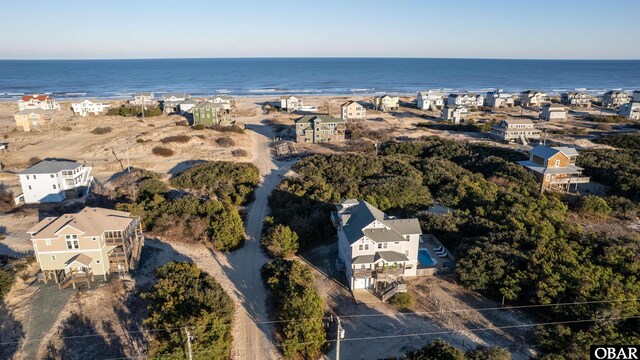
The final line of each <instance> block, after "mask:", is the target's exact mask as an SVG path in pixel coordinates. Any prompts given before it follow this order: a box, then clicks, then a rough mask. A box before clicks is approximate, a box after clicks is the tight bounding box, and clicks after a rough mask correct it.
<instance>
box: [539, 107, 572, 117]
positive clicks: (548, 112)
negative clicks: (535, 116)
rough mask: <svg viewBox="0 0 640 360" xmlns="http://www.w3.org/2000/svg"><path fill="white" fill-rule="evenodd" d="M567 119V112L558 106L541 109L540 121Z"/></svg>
mask: <svg viewBox="0 0 640 360" xmlns="http://www.w3.org/2000/svg"><path fill="white" fill-rule="evenodd" d="M566 118H567V110H566V109H565V107H564V106H562V105H560V104H547V105H545V106H543V107H542V112H541V113H540V120H547V121H551V120H564V119H566Z"/></svg>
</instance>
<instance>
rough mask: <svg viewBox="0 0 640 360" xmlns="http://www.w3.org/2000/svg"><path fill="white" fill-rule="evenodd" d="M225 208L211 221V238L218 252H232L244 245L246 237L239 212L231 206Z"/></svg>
mask: <svg viewBox="0 0 640 360" xmlns="http://www.w3.org/2000/svg"><path fill="white" fill-rule="evenodd" d="M224 208H225V210H224V211H222V212H220V213H218V214H215V215H214V216H213V219H212V220H211V238H212V239H213V243H214V245H215V246H216V248H217V249H218V250H220V251H231V250H234V249H236V248H238V247H239V246H240V245H241V244H242V242H243V241H244V239H245V236H246V235H245V232H244V225H243V224H242V218H241V217H240V214H239V213H238V210H236V208H235V207H233V206H231V205H230V204H227V205H226V206H225V207H224Z"/></svg>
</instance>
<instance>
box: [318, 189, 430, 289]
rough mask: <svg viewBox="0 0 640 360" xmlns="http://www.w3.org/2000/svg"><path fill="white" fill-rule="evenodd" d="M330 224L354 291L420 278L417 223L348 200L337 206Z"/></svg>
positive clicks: (366, 203) (418, 224)
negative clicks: (332, 226) (410, 278)
mask: <svg viewBox="0 0 640 360" xmlns="http://www.w3.org/2000/svg"><path fill="white" fill-rule="evenodd" d="M331 221H332V222H333V224H334V226H335V227H336V229H337V232H338V256H339V262H340V263H342V265H343V266H344V270H345V273H346V276H347V282H348V284H349V288H350V289H351V290H357V289H372V290H373V289H384V288H387V287H388V285H389V284H398V285H399V284H401V283H402V282H403V278H405V277H413V276H416V275H417V268H418V248H419V242H420V236H421V235H422V230H421V229H420V223H419V221H418V219H415V218H413V219H396V218H394V217H391V216H388V215H387V214H385V213H384V212H382V211H380V210H379V209H377V208H375V207H374V206H373V205H371V204H369V203H368V202H366V201H364V200H356V199H347V200H343V201H341V202H340V203H339V204H338V205H337V206H336V208H335V211H333V212H332V214H331Z"/></svg>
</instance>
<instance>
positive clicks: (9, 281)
mask: <svg viewBox="0 0 640 360" xmlns="http://www.w3.org/2000/svg"><path fill="white" fill-rule="evenodd" d="M14 282H16V275H15V274H14V273H13V272H12V271H11V270H5V269H0V300H2V299H4V297H5V295H7V293H9V291H10V290H11V287H12V286H13V283H14Z"/></svg>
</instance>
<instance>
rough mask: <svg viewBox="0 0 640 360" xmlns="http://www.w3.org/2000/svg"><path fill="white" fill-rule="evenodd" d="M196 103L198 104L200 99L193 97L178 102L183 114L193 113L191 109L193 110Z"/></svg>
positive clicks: (179, 109)
mask: <svg viewBox="0 0 640 360" xmlns="http://www.w3.org/2000/svg"><path fill="white" fill-rule="evenodd" d="M196 105H198V100H196V99H193V98H191V99H187V100H185V101H183V102H181V103H180V104H178V111H180V114H181V115H186V114H189V113H191V111H192V110H193V108H194V107H196Z"/></svg>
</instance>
